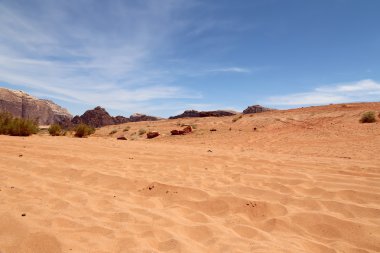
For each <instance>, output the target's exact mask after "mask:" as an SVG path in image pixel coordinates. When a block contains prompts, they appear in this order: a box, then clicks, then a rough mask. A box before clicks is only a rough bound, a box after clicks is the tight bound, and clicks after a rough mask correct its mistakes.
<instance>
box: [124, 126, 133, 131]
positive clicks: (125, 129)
mask: <svg viewBox="0 0 380 253" xmlns="http://www.w3.org/2000/svg"><path fill="white" fill-rule="evenodd" d="M129 129H131V127H130V126H126V127H125V128H124V129H123V132H128V131H129Z"/></svg>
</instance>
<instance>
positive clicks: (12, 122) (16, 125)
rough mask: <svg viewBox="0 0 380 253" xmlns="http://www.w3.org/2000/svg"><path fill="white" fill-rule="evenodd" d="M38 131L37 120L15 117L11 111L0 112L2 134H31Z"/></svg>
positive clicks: (0, 132) (0, 131)
mask: <svg viewBox="0 0 380 253" xmlns="http://www.w3.org/2000/svg"><path fill="white" fill-rule="evenodd" d="M37 132H38V125H37V122H35V121H33V120H29V119H20V118H14V117H13V116H12V115H11V114H10V113H0V134H8V135H12V136H29V135H32V134H36V133H37Z"/></svg>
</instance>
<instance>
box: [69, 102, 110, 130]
mask: <svg viewBox="0 0 380 253" xmlns="http://www.w3.org/2000/svg"><path fill="white" fill-rule="evenodd" d="M71 122H72V123H73V124H74V125H77V124H81V123H84V124H87V125H89V126H92V127H102V126H107V125H114V124H115V118H114V117H112V116H111V115H109V113H108V112H107V111H106V110H105V109H104V108H102V107H100V106H97V107H95V108H94V109H93V110H88V111H86V112H85V113H84V114H83V115H82V116H75V117H74V118H73V120H72V121H71Z"/></svg>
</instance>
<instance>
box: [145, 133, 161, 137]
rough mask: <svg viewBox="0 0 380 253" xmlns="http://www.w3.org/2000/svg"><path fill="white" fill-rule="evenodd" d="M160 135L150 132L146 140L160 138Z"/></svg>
mask: <svg viewBox="0 0 380 253" xmlns="http://www.w3.org/2000/svg"><path fill="white" fill-rule="evenodd" d="M159 135H160V133H159V132H148V133H147V134H146V138H148V139H153V138H156V137H157V136H159Z"/></svg>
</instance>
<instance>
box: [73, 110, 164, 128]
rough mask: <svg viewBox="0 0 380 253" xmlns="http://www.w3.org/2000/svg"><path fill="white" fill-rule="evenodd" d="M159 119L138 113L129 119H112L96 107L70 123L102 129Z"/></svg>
mask: <svg viewBox="0 0 380 253" xmlns="http://www.w3.org/2000/svg"><path fill="white" fill-rule="evenodd" d="M159 119H160V118H158V117H154V116H148V115H145V114H138V113H135V114H133V115H131V117H130V118H126V117H123V116H116V117H112V116H111V115H109V113H108V112H107V111H106V110H105V109H104V108H102V107H100V106H97V107H95V108H94V109H92V110H88V111H86V112H85V113H84V114H83V115H82V116H75V117H74V118H73V119H72V121H71V123H72V124H74V125H77V124H81V123H84V124H87V125H89V126H92V127H103V126H108V125H117V124H123V123H127V122H137V121H154V120H159Z"/></svg>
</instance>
